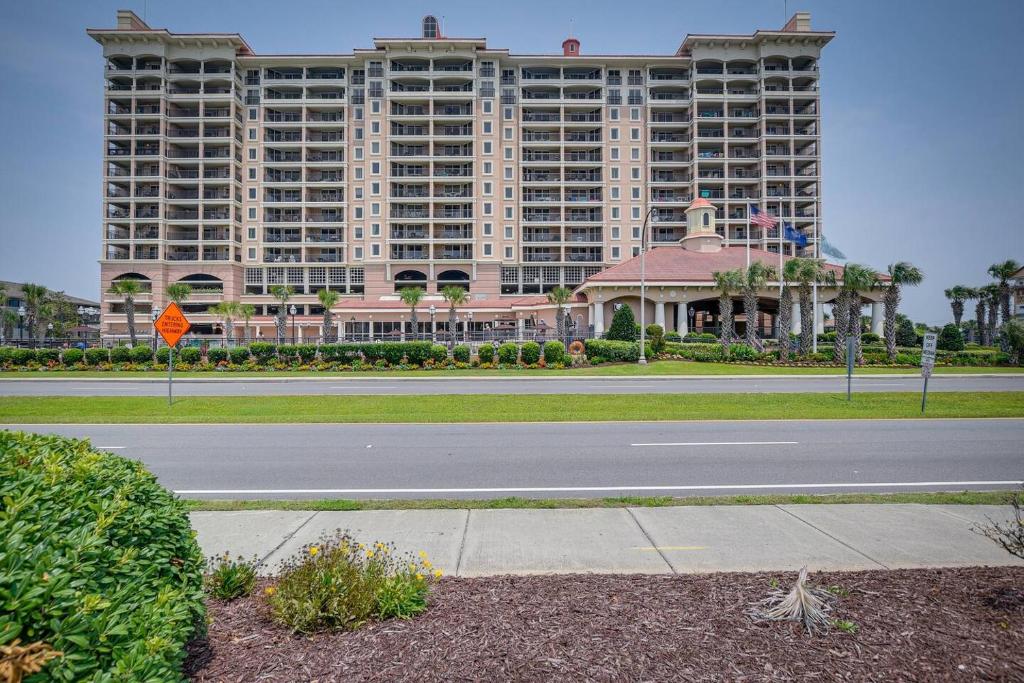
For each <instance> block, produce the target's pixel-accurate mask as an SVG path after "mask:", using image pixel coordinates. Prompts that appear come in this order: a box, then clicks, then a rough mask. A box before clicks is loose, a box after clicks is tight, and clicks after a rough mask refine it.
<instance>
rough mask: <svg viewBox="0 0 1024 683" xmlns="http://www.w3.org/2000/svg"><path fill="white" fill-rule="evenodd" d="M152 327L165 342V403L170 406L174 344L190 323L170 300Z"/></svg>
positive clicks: (190, 325) (186, 330)
mask: <svg viewBox="0 0 1024 683" xmlns="http://www.w3.org/2000/svg"><path fill="white" fill-rule="evenodd" d="M153 327H155V328H156V331H157V332H159V333H160V336H161V337H163V338H164V341H165V342H167V352H168V353H167V405H168V406H170V405H171V402H172V394H171V382H172V380H173V371H174V345H175V344H177V343H178V341H179V340H181V338H182V337H183V336H184V335H185V333H186V332H188V331H189V329H190V328H191V327H192V324H191V323H189V321H188V319H186V318H185V314H184V313H182V312H181V309H180V308H178V304H176V303H174V302H173V301H172V302H171V303H169V304H167V308H165V309H164V312H163V313H161V314H160V317H158V318H157V319H156V322H154V323H153Z"/></svg>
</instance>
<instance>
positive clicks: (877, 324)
mask: <svg viewBox="0 0 1024 683" xmlns="http://www.w3.org/2000/svg"><path fill="white" fill-rule="evenodd" d="M871 331H872V332H874V333H875V334H877V335H878V336H879V337H881V336H882V333H883V329H882V302H880V301H872V302H871Z"/></svg>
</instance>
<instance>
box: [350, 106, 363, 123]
mask: <svg viewBox="0 0 1024 683" xmlns="http://www.w3.org/2000/svg"><path fill="white" fill-rule="evenodd" d="M352 118H354V119H355V120H356V121H362V120H363V108H362V107H356V108H355V109H353V110H352Z"/></svg>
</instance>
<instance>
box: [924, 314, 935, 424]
mask: <svg viewBox="0 0 1024 683" xmlns="http://www.w3.org/2000/svg"><path fill="white" fill-rule="evenodd" d="M938 339H939V335H937V334H935V333H934V332H926V333H925V335H924V343H923V344H922V345H921V376H922V377H924V389H923V390H922V391H921V413H922V414H924V407H925V404H926V403H927V401H928V378H929V377H931V376H932V368H934V367H935V348H936V345H937V343H938Z"/></svg>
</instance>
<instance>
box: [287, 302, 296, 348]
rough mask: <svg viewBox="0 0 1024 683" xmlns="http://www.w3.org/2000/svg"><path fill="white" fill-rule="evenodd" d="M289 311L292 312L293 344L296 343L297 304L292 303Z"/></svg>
mask: <svg viewBox="0 0 1024 683" xmlns="http://www.w3.org/2000/svg"><path fill="white" fill-rule="evenodd" d="M288 312H289V313H291V314H292V344H294V343H295V313H296V310H295V304H292V305H291V307H290V308H289V309H288Z"/></svg>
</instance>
